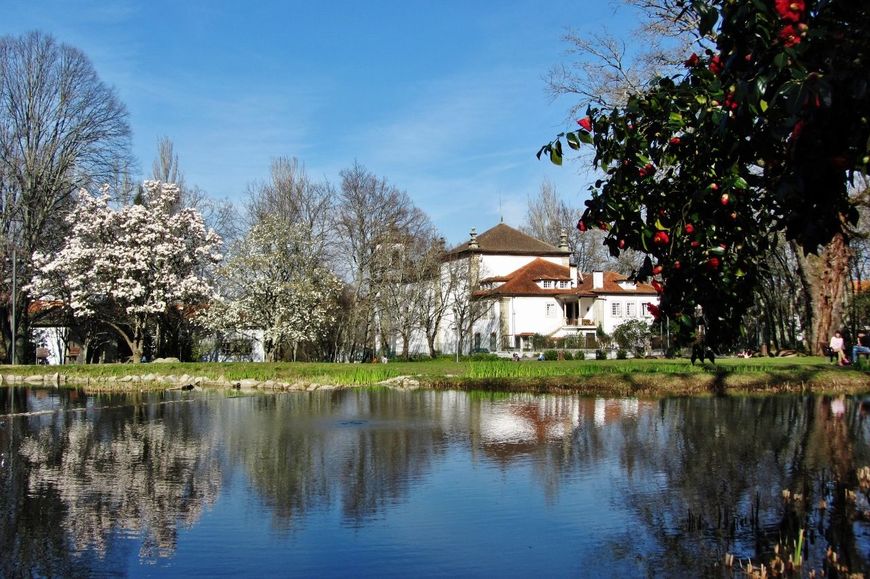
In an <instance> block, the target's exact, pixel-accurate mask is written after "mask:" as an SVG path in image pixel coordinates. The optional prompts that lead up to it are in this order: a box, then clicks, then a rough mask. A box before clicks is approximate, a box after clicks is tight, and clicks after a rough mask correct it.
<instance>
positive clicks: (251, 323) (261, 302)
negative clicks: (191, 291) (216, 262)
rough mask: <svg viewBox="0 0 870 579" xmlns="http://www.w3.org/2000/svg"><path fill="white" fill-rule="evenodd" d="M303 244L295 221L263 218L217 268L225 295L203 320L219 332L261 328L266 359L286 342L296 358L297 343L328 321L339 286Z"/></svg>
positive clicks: (315, 334)
mask: <svg viewBox="0 0 870 579" xmlns="http://www.w3.org/2000/svg"><path fill="white" fill-rule="evenodd" d="M307 244H308V234H307V232H305V231H300V228H299V227H298V226H292V225H288V224H287V223H286V222H284V221H283V220H282V219H281V218H280V217H279V216H271V217H264V218H262V219H261V220H260V221H259V222H258V223H256V224H255V225H254V226H253V227H252V228H251V231H250V232H249V233H248V235H247V236H246V237H245V238H244V239H243V240H241V242H239V243H238V244H237V246H236V247H235V248H234V249H233V251H232V253H231V255H230V257H229V259H228V260H227V263H226V264H225V265H224V267H222V268H221V278H222V284H221V286H222V288H223V292H224V295H223V296H222V297H221V298H220V299H216V300H215V301H213V302H212V304H211V306H210V307H209V309H208V311H207V312H206V313H205V315H204V319H203V323H204V324H205V325H206V326H208V327H209V328H211V329H212V330H214V331H218V332H222V333H233V332H240V333H244V332H246V331H247V332H253V331H262V332H263V346H264V349H265V354H266V359H267V360H268V361H275V360H276V359H278V358H279V357H280V355H281V353H282V349H283V348H285V347H286V348H289V351H290V353H291V355H292V358H293V359H294V360H295V359H296V355H297V350H298V348H299V346H300V345H303V344H305V343H308V342H313V341H315V340H317V339H318V338H319V337H320V336H321V335H322V334H323V333H324V332H325V331H326V329H327V326H328V325H329V324H330V323H331V322H332V315H333V311H334V309H335V305H336V301H337V297H338V294H339V292H340V290H341V283H340V281H339V280H338V279H337V278H336V277H335V276H334V275H333V274H332V273H331V272H330V271H328V270H326V269H324V268H323V267H322V266H321V264H320V262H319V259H318V256H316V255H313V254H311V253H310V249H309V248H308V247H307Z"/></svg>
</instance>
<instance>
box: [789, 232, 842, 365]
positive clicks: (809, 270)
mask: <svg viewBox="0 0 870 579" xmlns="http://www.w3.org/2000/svg"><path fill="white" fill-rule="evenodd" d="M795 254H796V255H797V264H798V273H799V275H800V278H801V282H802V284H803V286H804V299H805V300H806V301H807V305H808V307H807V312H808V314H809V316H810V319H809V320H808V323H807V324H806V326H805V327H806V329H807V331H808V335H807V336H806V338H805V339H806V340H807V342H808V343H807V349H808V350H809V351H811V352H813V353H815V354H819V355H820V354H821V353H822V346H823V345H825V344H827V341H828V338H829V337H830V336H831V335H832V334H833V332H835V331H837V330H839V329H840V325H841V323H842V318H843V306H844V300H845V297H846V284H847V281H848V272H849V247H848V245H847V244H846V239H845V237H844V236H843V235H842V234H837V235H836V236H835V237H834V238H833V239H832V240H831V241H830V242H829V243H828V244H827V245H826V246H825V247H824V248H823V249H822V251H820V252H819V254H818V255H812V254H810V255H804V254H803V253H802V252H801V251H800V250H796V251H795Z"/></svg>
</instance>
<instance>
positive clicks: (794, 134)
mask: <svg viewBox="0 0 870 579" xmlns="http://www.w3.org/2000/svg"><path fill="white" fill-rule="evenodd" d="M805 124H806V123H804V122H803V121H802V120H800V121H798V122H796V123H795V124H794V127H792V129H791V136H790V137H789V140H792V141H794V140H796V139H797V138H798V137H800V136H801V133H802V132H803V130H804V125H805Z"/></svg>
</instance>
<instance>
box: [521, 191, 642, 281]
mask: <svg viewBox="0 0 870 579" xmlns="http://www.w3.org/2000/svg"><path fill="white" fill-rule="evenodd" d="M582 213H583V212H582V211H581V210H580V209H579V208H576V207H572V206H570V205H568V204H567V203H565V201H564V200H562V198H561V197H560V196H559V194H558V192H557V191H556V188H555V187H553V185H552V183H550V182H549V181H544V182H543V183H541V187H540V189H539V190H538V194H537V195H536V196H534V197H529V199H528V209H527V211H526V223H525V225H523V226H522V227H521V229H522V230H523V231H525V232H526V233H528V234H529V235H531V236H533V237H535V238H537V239H540V240H541V241H546V242H547V243H549V244H550V245H559V243H560V242H561V234H562V232H564V233H565V234H566V239H567V242H568V249H569V250H570V251H571V255H572V258H573V261H574V264H575V265H576V266H577V268H578V270H579V271H581V272H590V271H594V270H605V269H618V270H621V269H624V268H620V267H619V264H618V263H617V262H616V261H614V260H612V259H611V258H610V255H609V254H608V252H607V249H606V248H605V247H604V232H603V231H600V230H598V229H590V230H587V231H584V232H580V231H578V230H577V221H578V220H579V219H580V216H581V215H582ZM635 261H636V260H635ZM630 271H631V270H630V268H629V272H630ZM629 272H627V273H629Z"/></svg>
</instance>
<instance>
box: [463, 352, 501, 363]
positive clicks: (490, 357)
mask: <svg viewBox="0 0 870 579" xmlns="http://www.w3.org/2000/svg"><path fill="white" fill-rule="evenodd" d="M466 360H470V361H472V362H488V361H495V360H501V358H499V357H498V356H497V355H496V354H489V353H483V352H479V353H477V354H471V355H470V356H467V357H466Z"/></svg>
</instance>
